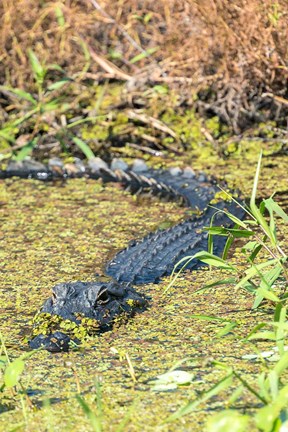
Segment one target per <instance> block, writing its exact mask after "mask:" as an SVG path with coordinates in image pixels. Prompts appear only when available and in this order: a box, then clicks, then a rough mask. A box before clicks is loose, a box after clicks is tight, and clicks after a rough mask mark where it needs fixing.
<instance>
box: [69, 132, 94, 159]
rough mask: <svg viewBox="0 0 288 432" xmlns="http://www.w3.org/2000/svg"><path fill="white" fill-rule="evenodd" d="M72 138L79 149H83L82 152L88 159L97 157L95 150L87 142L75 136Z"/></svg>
mask: <svg viewBox="0 0 288 432" xmlns="http://www.w3.org/2000/svg"><path fill="white" fill-rule="evenodd" d="M72 140H73V141H74V143H75V144H76V145H77V146H78V147H79V149H80V150H82V152H83V153H84V155H85V156H86V158H87V159H91V158H94V157H95V155H94V153H93V151H92V150H91V149H90V147H89V146H88V144H86V143H85V142H84V141H83V140H82V139H80V138H78V137H75V136H74V137H73V138H72Z"/></svg>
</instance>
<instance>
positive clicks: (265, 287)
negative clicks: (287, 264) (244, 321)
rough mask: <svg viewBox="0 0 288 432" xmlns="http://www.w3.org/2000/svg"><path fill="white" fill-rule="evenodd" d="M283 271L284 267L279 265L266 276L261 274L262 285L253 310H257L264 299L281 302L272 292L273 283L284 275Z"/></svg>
mask: <svg viewBox="0 0 288 432" xmlns="http://www.w3.org/2000/svg"><path fill="white" fill-rule="evenodd" d="M282 270H283V269H282V266H281V265H280V264H277V265H276V266H275V267H274V268H273V269H271V270H270V271H268V272H266V273H265V274H262V273H260V272H259V275H260V277H261V283H260V286H259V288H258V290H257V295H256V298H255V301H254V304H253V307H252V309H256V308H257V307H258V306H259V304H260V303H261V301H262V300H263V299H264V298H266V299H267V300H272V301H274V302H280V299H279V298H278V297H277V296H276V294H274V293H273V292H272V291H270V290H271V289H272V285H273V283H274V282H275V281H276V280H277V279H278V277H279V276H280V274H281V273H282Z"/></svg>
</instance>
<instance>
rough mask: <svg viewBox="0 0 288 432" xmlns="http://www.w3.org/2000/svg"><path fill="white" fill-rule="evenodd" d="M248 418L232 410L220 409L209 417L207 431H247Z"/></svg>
mask: <svg viewBox="0 0 288 432" xmlns="http://www.w3.org/2000/svg"><path fill="white" fill-rule="evenodd" d="M249 422H250V419H249V417H248V416H247V415H243V414H240V413H239V412H237V411H234V410H226V411H222V412H220V413H218V414H215V415H213V416H212V417H210V418H209V420H208V422H207V426H206V428H205V430H206V431H207V432H232V431H233V432H247V431H248V424H249Z"/></svg>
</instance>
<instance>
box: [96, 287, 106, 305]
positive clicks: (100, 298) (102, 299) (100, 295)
mask: <svg viewBox="0 0 288 432" xmlns="http://www.w3.org/2000/svg"><path fill="white" fill-rule="evenodd" d="M108 301H109V295H108V293H107V289H106V288H104V289H102V290H100V291H99V293H98V296H97V299H96V302H95V305H97V304H100V305H101V304H105V303H107V302H108Z"/></svg>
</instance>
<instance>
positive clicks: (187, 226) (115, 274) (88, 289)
mask: <svg viewBox="0 0 288 432" xmlns="http://www.w3.org/2000/svg"><path fill="white" fill-rule="evenodd" d="M15 176H17V177H21V178H33V179H38V180H42V181H55V180H59V179H61V180H63V179H69V178H75V177H76V178H77V177H83V176H84V177H89V178H96V179H99V178H101V179H102V181H103V182H104V183H106V182H118V183H120V184H121V185H122V186H123V187H124V188H125V189H126V190H129V191H130V192H131V193H132V194H140V193H146V194H150V195H155V196H158V197H159V198H161V199H164V200H167V201H177V202H179V203H180V204H181V205H185V206H188V207H190V208H192V209H193V211H194V214H193V216H191V217H189V218H188V219H186V220H184V221H183V222H181V223H179V224H178V225H175V226H173V227H170V228H168V229H166V230H158V231H156V232H154V233H150V234H148V235H147V236H146V237H144V238H143V239H142V240H136V241H131V242H130V244H129V245H128V247H127V248H126V249H124V250H122V251H120V252H118V253H117V254H116V255H115V256H114V258H112V260H111V261H110V262H109V263H108V264H107V266H106V275H107V276H109V277H110V278H111V279H110V280H109V281H108V282H107V281H105V282H102V281H99V280H98V281H97V280H96V281H95V282H86V283H85V282H72V283H63V284H58V285H56V286H55V287H54V288H53V289H52V296H51V297H50V298H49V299H48V300H47V301H46V302H45V303H44V305H43V306H42V308H41V310H40V316H41V317H42V323H43V322H46V320H47V322H48V321H49V317H50V321H51V322H50V323H49V325H47V326H46V327H45V326H44V327H45V330H43V328H42V327H41V325H39V322H41V319H40V320H39V321H38V327H37V319H36V320H35V321H36V330H34V331H33V332H32V335H33V336H32V338H31V340H30V341H29V345H30V347H31V348H39V347H42V348H45V349H47V350H48V351H50V352H58V351H67V350H69V347H70V346H71V342H75V343H79V339H78V338H77V337H76V336H75V335H77V331H76V332H74V333H73V336H71V335H70V334H68V333H69V332H67V331H66V330H67V327H68V328H69V325H67V322H68V323H69V322H70V323H72V325H71V326H70V328H73V329H75V328H76V329H77V328H79V327H80V326H81V325H82V324H83V323H85V322H86V321H87V320H88V321H89V320H90V321H89V322H90V323H91V320H92V322H93V323H94V325H93V331H96V332H102V331H106V330H109V329H110V328H111V326H112V325H113V324H115V322H117V320H118V321H119V319H124V320H126V319H128V318H129V317H130V316H132V315H134V314H135V313H136V312H140V311H143V309H145V307H146V306H147V304H148V300H147V298H146V297H144V296H143V295H141V294H139V293H138V292H137V291H136V290H135V288H133V286H134V285H138V284H144V283H152V282H154V283H157V282H159V281H160V279H161V278H162V277H163V276H165V275H169V274H171V272H172V271H173V269H174V268H175V266H177V263H179V261H180V260H182V259H183V258H185V257H186V256H189V255H190V256H191V255H194V254H196V253H197V252H199V251H201V250H207V243H208V234H207V231H205V230H203V228H204V227H207V226H209V224H210V221H211V218H212V217H213V224H214V225H221V226H225V227H230V226H231V225H232V224H233V223H232V222H231V220H230V219H229V218H228V217H227V215H226V214H225V213H226V212H227V211H229V212H230V213H233V214H235V215H236V216H237V217H238V218H240V219H241V218H242V217H243V215H244V212H243V209H242V208H241V206H240V207H239V206H238V205H237V204H236V203H235V201H234V200H223V197H222V199H221V200H218V202H217V200H216V202H215V196H217V193H219V187H218V186H217V182H216V181H215V179H213V178H208V177H207V176H206V175H205V174H204V173H198V174H196V173H195V172H194V171H193V170H192V169H191V168H189V167H187V168H185V169H184V170H181V169H179V168H172V169H169V170H156V169H151V168H148V167H147V166H146V164H145V163H144V162H143V161H141V160H136V161H135V163H134V165H133V166H132V167H128V165H127V164H125V163H124V162H123V161H122V160H119V159H117V160H113V161H112V164H111V165H110V166H108V165H107V164H106V163H105V162H104V161H102V160H101V159H99V158H95V159H93V160H90V161H89V162H88V164H87V165H85V164H84V163H83V162H82V161H80V160H78V159H76V162H75V163H74V164H72V165H71V164H68V165H64V164H63V162H62V161H61V160H59V159H56V158H55V159H51V160H50V161H49V164H48V165H47V166H45V165H43V164H42V163H39V162H37V161H34V160H28V161H23V162H10V164H9V165H8V167H7V169H6V170H2V171H0V178H2V179H3V178H9V177H15ZM212 203H213V205H211V204H212ZM225 241H226V238H225V237H223V236H218V237H217V240H216V241H214V250H213V252H214V253H215V254H218V255H220V254H221V252H222V251H223V248H224V245H225ZM201 265H203V264H201V262H199V261H198V260H196V259H193V260H191V261H190V262H189V263H188V264H187V267H186V268H187V269H190V270H191V269H197V268H199V267H200V266H201ZM38 315H39V314H37V315H36V318H37V316H38ZM51 317H52V320H51ZM85 320H86V321H85ZM59 322H60V323H62V325H59ZM51 323H52V324H51ZM63 323H64V324H63ZM65 323H66V324H65ZM37 328H38V330H37ZM63 328H64V330H65V331H62V330H63ZM39 329H40V330H39Z"/></svg>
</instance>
